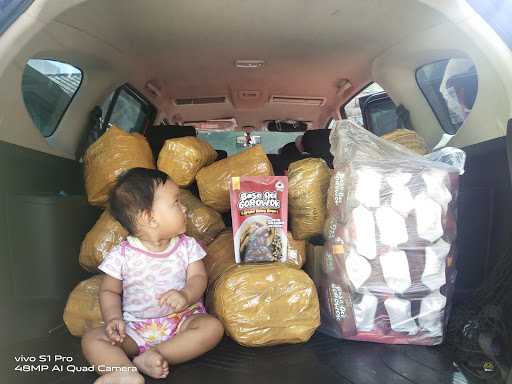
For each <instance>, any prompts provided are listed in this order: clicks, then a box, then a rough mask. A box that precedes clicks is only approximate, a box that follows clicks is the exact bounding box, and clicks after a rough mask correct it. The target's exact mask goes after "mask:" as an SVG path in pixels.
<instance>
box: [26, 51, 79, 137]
mask: <svg viewBox="0 0 512 384" xmlns="http://www.w3.org/2000/svg"><path fill="white" fill-rule="evenodd" d="M81 83H82V72H81V71H80V70H79V69H78V68H76V67H73V66H72V65H69V64H66V63H61V62H58V61H53V60H43V59H31V60H29V61H28V62H27V65H26V66H25V70H24V71H23V76H22V80H21V91H22V94H23V101H24V102H25V106H26V107H27V111H28V113H29V115H30V117H31V118H32V121H33V122H34V124H35V126H36V127H37V128H39V130H40V131H41V133H42V134H43V136H44V137H49V136H51V135H52V134H53V133H54V132H55V130H56V129H57V126H58V125H59V122H60V120H61V119H62V116H63V115H64V112H65V111H66V109H67V108H68V106H69V104H70V103H71V100H72V99H73V96H74V95H75V94H76V92H77V91H78V88H80V84H81Z"/></svg>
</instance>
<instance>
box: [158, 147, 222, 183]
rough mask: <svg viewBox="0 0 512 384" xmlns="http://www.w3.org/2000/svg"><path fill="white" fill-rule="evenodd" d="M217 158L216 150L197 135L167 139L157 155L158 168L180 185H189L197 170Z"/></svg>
mask: <svg viewBox="0 0 512 384" xmlns="http://www.w3.org/2000/svg"><path fill="white" fill-rule="evenodd" d="M215 159H217V152H216V151H215V150H214V149H213V148H212V146H211V145H210V144H209V143H207V142H206V141H204V140H201V139H198V138H197V137H180V138H178V139H170V140H167V141H166V142H165V144H164V146H163V148H162V150H161V151H160V154H159V155H158V163H157V164H158V169H160V170H161V171H163V172H165V173H167V174H168V175H169V176H170V177H171V179H173V181H174V182H175V183H176V184H178V185H179V186H180V187H186V186H188V185H190V184H191V183H192V182H193V181H194V179H195V178H196V174H197V172H198V171H199V170H200V169H201V168H203V167H204V166H206V165H209V164H211V163H213V162H214V161H215Z"/></svg>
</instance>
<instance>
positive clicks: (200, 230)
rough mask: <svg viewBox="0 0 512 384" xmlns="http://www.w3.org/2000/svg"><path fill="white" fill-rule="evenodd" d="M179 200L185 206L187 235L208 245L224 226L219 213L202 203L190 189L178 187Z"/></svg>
mask: <svg viewBox="0 0 512 384" xmlns="http://www.w3.org/2000/svg"><path fill="white" fill-rule="evenodd" d="M180 200H181V203H182V204H183V205H184V206H185V207H186V208H187V235H189V236H192V237H193V238H195V239H196V240H199V241H202V242H203V243H204V244H205V245H208V244H210V243H211V242H212V241H213V240H214V239H215V238H216V237H217V235H218V234H219V233H220V232H222V231H223V230H224V229H225V228H226V226H225V225H224V221H223V220H222V216H221V215H220V213H218V212H217V211H215V210H214V209H212V208H210V207H208V206H206V205H205V204H203V202H202V201H201V200H199V199H198V198H197V197H195V196H194V195H193V194H192V193H191V192H190V191H187V190H186V189H180Z"/></svg>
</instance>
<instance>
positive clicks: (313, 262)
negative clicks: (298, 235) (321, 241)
mask: <svg viewBox="0 0 512 384" xmlns="http://www.w3.org/2000/svg"><path fill="white" fill-rule="evenodd" d="M323 253H324V247H323V246H322V245H314V244H312V243H310V242H308V243H307V244H306V263H305V264H304V271H305V272H306V273H307V274H308V276H309V277H310V278H311V280H313V282H314V283H315V286H316V288H317V289H319V287H320V280H321V277H322V260H323Z"/></svg>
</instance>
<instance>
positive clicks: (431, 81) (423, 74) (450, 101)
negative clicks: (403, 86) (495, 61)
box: [416, 58, 478, 135]
mask: <svg viewBox="0 0 512 384" xmlns="http://www.w3.org/2000/svg"><path fill="white" fill-rule="evenodd" d="M416 81H417V83H418V86H419V87H420V89H421V91H422V92H423V95H424V96H425V98H426V99H427V102H428V103H429V104H430V107H431V108H432V111H433V112H434V114H435V116H436V118H437V120H438V121H439V124H440V125H441V127H442V128H443V130H444V131H445V132H446V133H448V134H449V135H454V134H455V133H456V132H457V130H458V129H459V128H460V127H461V126H462V124H463V123H464V120H466V118H467V117H468V115H469V113H470V112H471V109H472V108H473V104H474V103H475V99H476V95H477V91H478V78H477V74H476V70H475V66H474V64H473V62H472V61H471V60H469V59H459V58H457V59H446V60H441V61H436V62H434V63H430V64H426V65H424V66H422V67H420V68H418V69H417V70H416Z"/></svg>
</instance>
